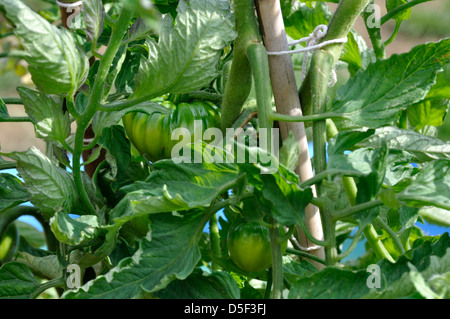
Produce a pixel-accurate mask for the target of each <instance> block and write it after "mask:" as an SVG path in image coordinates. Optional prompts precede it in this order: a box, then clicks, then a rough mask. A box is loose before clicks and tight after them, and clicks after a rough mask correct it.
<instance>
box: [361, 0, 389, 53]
mask: <svg viewBox="0 0 450 319" xmlns="http://www.w3.org/2000/svg"><path fill="white" fill-rule="evenodd" d="M370 5H372V7H373V8H374V9H375V4H374V0H371V1H370V3H369V6H370ZM367 9H368V8H366V9H365V10H364V11H363V12H362V13H361V15H362V17H363V20H364V24H365V26H366V30H367V33H368V34H369V38H370V41H371V42H372V46H373V51H374V53H375V56H376V57H377V58H378V59H385V58H386V51H385V44H384V43H383V39H382V38H381V30H380V26H381V23H380V26H379V25H377V24H374V25H369V21H370V17H371V15H372V14H374V12H371V11H369V10H367ZM375 18H376V17H375Z"/></svg>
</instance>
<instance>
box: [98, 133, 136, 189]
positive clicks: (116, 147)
mask: <svg viewBox="0 0 450 319" xmlns="http://www.w3.org/2000/svg"><path fill="white" fill-rule="evenodd" d="M98 145H101V146H102V147H103V148H104V149H106V151H107V152H106V156H105V158H106V161H107V162H108V164H109V166H110V168H111V175H112V177H113V178H114V182H112V185H111V188H112V189H113V190H114V191H117V190H118V189H119V188H120V187H122V186H124V185H127V184H131V182H132V180H131V178H130V177H129V176H128V170H127V169H123V168H128V167H130V164H131V153H130V147H131V144H130V141H129V140H128V139H127V138H126V134H125V129H124V128H123V126H119V125H114V126H111V127H109V128H106V129H104V130H103V135H102V137H101V138H100V139H99V141H98Z"/></svg>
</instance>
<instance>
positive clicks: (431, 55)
mask: <svg viewBox="0 0 450 319" xmlns="http://www.w3.org/2000/svg"><path fill="white" fill-rule="evenodd" d="M449 60H450V39H443V40H442V41H440V42H438V43H427V44H423V45H418V46H416V47H414V48H413V49H412V50H411V51H410V52H408V53H404V54H400V55H392V56H391V57H390V58H389V59H386V60H378V61H377V62H375V63H372V64H370V65H369V66H368V67H367V68H366V69H365V70H362V71H360V72H358V73H357V74H356V75H355V76H354V77H353V78H351V79H350V80H349V81H348V82H347V83H346V84H345V85H343V86H342V87H340V88H339V89H338V91H337V94H336V98H335V100H334V102H333V105H332V107H331V111H332V112H335V113H343V114H345V115H346V117H347V118H349V119H350V120H351V121H353V122H354V123H356V124H358V125H362V126H367V127H371V128H377V127H380V126H384V125H388V124H391V123H393V122H394V121H395V120H396V119H397V117H398V114H399V112H400V111H401V110H402V109H405V108H407V107H408V106H409V105H411V104H412V103H416V102H419V101H420V100H422V99H423V98H425V96H426V95H427V93H428V91H429V90H430V88H431V87H432V85H433V84H434V83H435V81H436V75H437V72H439V71H441V70H442V65H443V64H445V63H448V62H449Z"/></svg>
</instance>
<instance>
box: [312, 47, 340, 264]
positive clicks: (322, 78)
mask: <svg viewBox="0 0 450 319" xmlns="http://www.w3.org/2000/svg"><path fill="white" fill-rule="evenodd" d="M333 63H334V59H333V55H332V54H330V53H328V52H327V51H324V50H318V51H316V52H315V53H314V55H313V57H312V60H311V77H310V79H311V96H312V99H311V105H312V112H313V114H323V113H324V112H325V111H326V108H327V96H328V95H327V92H328V78H329V76H330V74H331V70H332V67H333ZM326 143H327V124H326V120H325V119H324V120H321V121H315V122H313V148H314V158H313V162H314V171H315V174H320V173H322V172H324V171H325V170H326V167H327V159H326ZM316 190H317V195H318V197H323V196H324V195H325V194H324V191H323V190H322V187H321V182H318V183H317V184H316ZM319 211H320V217H321V219H322V228H323V233H324V239H325V241H329V246H328V247H325V259H326V261H327V264H328V265H332V264H333V263H334V260H335V257H336V255H337V248H336V239H335V222H334V221H333V219H332V218H331V212H330V210H329V208H328V206H327V205H325V207H322V208H320V209H319Z"/></svg>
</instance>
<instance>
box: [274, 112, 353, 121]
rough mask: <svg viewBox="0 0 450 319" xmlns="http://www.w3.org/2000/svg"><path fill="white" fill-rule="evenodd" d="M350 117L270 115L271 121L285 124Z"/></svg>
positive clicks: (342, 114) (336, 114)
mask: <svg viewBox="0 0 450 319" xmlns="http://www.w3.org/2000/svg"><path fill="white" fill-rule="evenodd" d="M349 117H350V115H349V114H347V113H325V112H324V113H321V114H311V115H300V116H295V115H286V114H280V113H276V112H273V113H271V114H270V119H271V120H272V121H284V122H311V121H314V122H315V121H323V120H327V119H333V118H334V119H341V118H349Z"/></svg>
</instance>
